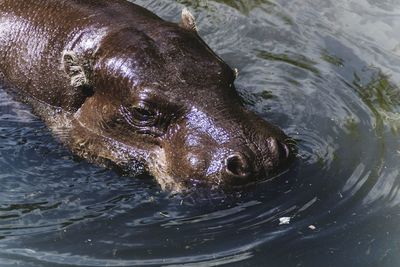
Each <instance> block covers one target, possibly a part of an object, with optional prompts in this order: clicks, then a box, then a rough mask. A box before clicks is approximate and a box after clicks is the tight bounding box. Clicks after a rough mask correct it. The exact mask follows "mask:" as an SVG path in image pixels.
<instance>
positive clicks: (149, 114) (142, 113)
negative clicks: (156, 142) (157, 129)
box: [131, 107, 157, 123]
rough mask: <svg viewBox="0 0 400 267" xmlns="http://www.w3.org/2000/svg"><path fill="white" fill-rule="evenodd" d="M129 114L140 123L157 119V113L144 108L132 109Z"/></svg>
mask: <svg viewBox="0 0 400 267" xmlns="http://www.w3.org/2000/svg"><path fill="white" fill-rule="evenodd" d="M131 112H132V116H133V118H134V119H136V120H137V121H138V122H142V123H149V122H152V121H154V120H155V119H156V117H157V111H155V110H151V109H148V108H144V107H134V108H132V110H131Z"/></svg>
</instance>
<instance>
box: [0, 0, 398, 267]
mask: <svg viewBox="0 0 400 267" xmlns="http://www.w3.org/2000/svg"><path fill="white" fill-rule="evenodd" d="M134 2H136V3H138V4H140V5H143V6H145V7H147V8H149V9H151V10H152V11H154V12H155V13H157V14H158V15H160V16H161V17H163V18H164V19H167V20H170V21H178V20H179V15H180V11H181V9H182V7H183V6H187V7H188V8H190V9H191V10H192V11H193V13H194V15H195V16H196V17H197V22H198V26H199V29H200V35H201V36H202V37H203V38H204V39H205V40H206V41H207V43H208V44H209V45H210V46H211V47H212V48H213V49H215V50H216V51H217V52H218V54H219V55H221V57H222V58H223V59H225V60H226V61H227V62H228V63H229V64H230V65H231V66H232V67H236V68H238V69H239V78H238V80H237V82H236V87H237V89H238V91H239V93H240V94H241V95H242V96H243V98H244V100H245V102H246V103H247V104H248V106H249V107H250V108H251V109H253V110H255V111H256V112H258V113H259V114H260V116H263V117H264V118H265V119H268V120H270V121H273V122H275V123H276V124H277V125H279V126H281V127H282V128H283V129H284V130H285V132H286V133H287V134H288V135H290V136H291V137H293V138H294V139H295V140H297V142H298V147H299V155H298V160H297V161H296V163H295V164H293V166H292V167H291V168H290V169H289V170H288V171H287V172H285V173H283V174H282V175H280V176H279V177H277V179H276V180H275V181H273V182H264V183H261V184H257V185H255V186H252V187H249V188H246V189H244V190H242V191H240V192H237V193H235V194H232V195H229V196H228V195H207V194H206V193H204V192H195V193H193V194H191V195H186V196H181V195H169V194H167V193H165V192H161V191H160V189H159V187H158V186H157V184H156V183H155V182H154V181H153V180H152V179H151V178H150V177H148V179H146V178H143V177H142V178H140V179H139V178H134V177H120V176H118V174H116V173H114V172H113V171H110V170H106V169H102V168H100V167H97V166H93V165H91V164H89V163H87V162H85V161H80V160H79V159H76V158H74V156H73V155H71V154H70V152H69V151H68V150H66V149H65V148H64V147H63V146H62V145H61V144H60V143H59V142H58V141H57V140H56V139H55V138H54V137H53V136H52V135H51V133H50V132H49V130H48V129H47V128H46V127H45V125H44V124H43V123H42V122H41V121H40V120H39V119H38V118H37V117H35V116H34V115H32V114H31V113H30V109H29V108H28V107H26V106H24V105H22V104H19V103H17V102H15V101H14V100H13V99H12V97H11V96H10V95H8V94H7V93H6V92H5V91H4V90H2V89H0V170H1V171H0V266H219V265H229V266H277V267H278V266H334V267H336V266H360V267H361V266H363V267H364V266H387V267H395V266H399V265H400V256H399V255H400V227H399V222H400V194H399V189H400V169H399V162H400V141H399V140H400V136H399V135H400V132H399V131H400V115H399V114H400V113H399V112H400V88H399V84H400V41H399V40H400V36H399V31H398V29H400V4H398V3H397V2H395V1H378V0H361V1H358V0H357V1H356V0H353V1H345V0H340V1H333V0H316V1H315V0H295V1H284V0H276V1H267V0H258V1H242V0H238V1H227V0H225V1H223V0H215V1H212V0H196V1H184V0H179V1H172V0H165V1H156V0H151V1H144V0H143V1H142V0H137V1H134Z"/></svg>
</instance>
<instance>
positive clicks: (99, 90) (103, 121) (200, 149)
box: [0, 0, 294, 192]
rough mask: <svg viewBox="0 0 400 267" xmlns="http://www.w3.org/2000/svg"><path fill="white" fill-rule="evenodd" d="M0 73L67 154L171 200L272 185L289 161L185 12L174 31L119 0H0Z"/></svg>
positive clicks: (278, 137) (283, 145)
mask: <svg viewBox="0 0 400 267" xmlns="http://www.w3.org/2000/svg"><path fill="white" fill-rule="evenodd" d="M0 72H1V73H2V76H3V77H4V82H5V83H7V84H8V85H9V87H11V88H13V89H14V90H15V91H16V92H17V93H18V95H19V96H20V97H21V99H23V100H24V101H26V102H28V103H29V104H31V106H32V107H33V109H34V112H35V113H36V114H38V115H39V116H40V117H41V118H42V119H43V120H44V121H45V122H46V123H47V125H48V126H49V127H50V128H51V129H52V130H53V132H54V133H55V134H56V135H57V136H58V137H59V138H60V139H61V140H62V141H63V142H64V143H65V144H67V145H68V146H69V147H70V149H71V150H72V151H73V152H74V153H76V154H77V155H79V156H81V157H84V158H86V159H88V160H90V161H92V162H96V163H99V164H104V165H109V164H110V163H111V164H113V165H116V166H119V167H121V168H122V169H124V170H126V171H128V172H132V173H134V174H139V173H142V172H146V173H149V174H151V175H152V176H154V177H155V179H156V180H157V181H158V182H159V184H160V185H161V187H162V188H163V189H166V190H170V191H174V192H181V191H184V190H187V189H192V188H197V187H199V186H202V187H207V188H211V189H213V188H231V187H232V186H236V185H242V184H246V183H249V182H253V181H257V180H265V179H270V178H271V177H273V175H275V174H276V173H278V172H279V171H281V170H282V169H283V168H284V167H286V166H287V165H288V163H289V162H290V161H291V159H292V158H293V154H294V147H293V146H292V145H291V141H290V138H288V137H287V136H286V135H285V134H284V133H283V132H282V131H281V130H280V129H279V128H277V127H276V126H274V125H272V124H270V123H268V122H266V121H264V120H263V119H261V118H260V117H258V116H257V115H255V114H254V113H253V112H251V111H249V110H247V109H246V108H245V107H244V106H243V104H242V102H241V99H240V97H239V96H238V94H237V92H236V91H235V88H234V85H233V83H234V79H235V75H236V73H235V71H234V70H233V69H231V68H230V67H229V66H228V65H227V64H226V63H225V62H224V61H222V60H221V59H220V58H219V57H218V56H217V55H216V54H215V53H214V52H213V51H212V50H211V49H210V48H209V47H208V46H207V45H206V44H205V42H204V41H203V40H202V39H201V38H200V36H199V35H198V33H197V29H196V24H195V21H194V18H193V16H192V15H191V14H190V13H189V12H188V11H187V10H186V9H185V10H184V11H183V12H182V19H181V23H180V24H179V25H178V24H175V23H170V22H166V21H163V20H162V19H160V18H159V17H157V16H156V15H155V14H153V13H151V12H150V11H148V10H146V9H144V8H142V7H139V6H137V5H135V4H132V3H130V2H128V1H123V0H102V1H99V0H68V1H63V0H47V1H43V0H39V1H26V0H1V1H0Z"/></svg>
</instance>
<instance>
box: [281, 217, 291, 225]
mask: <svg viewBox="0 0 400 267" xmlns="http://www.w3.org/2000/svg"><path fill="white" fill-rule="evenodd" d="M290 219H291V218H290V217H281V218H279V225H283V224H289V223H290Z"/></svg>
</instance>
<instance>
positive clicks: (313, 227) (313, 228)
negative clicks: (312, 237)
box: [308, 224, 317, 230]
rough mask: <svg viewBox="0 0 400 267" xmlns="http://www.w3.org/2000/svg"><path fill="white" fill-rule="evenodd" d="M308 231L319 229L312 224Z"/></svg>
mask: <svg viewBox="0 0 400 267" xmlns="http://www.w3.org/2000/svg"><path fill="white" fill-rule="evenodd" d="M308 229H310V230H315V229H317V227H315V225H312V224H311V225H309V226H308Z"/></svg>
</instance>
